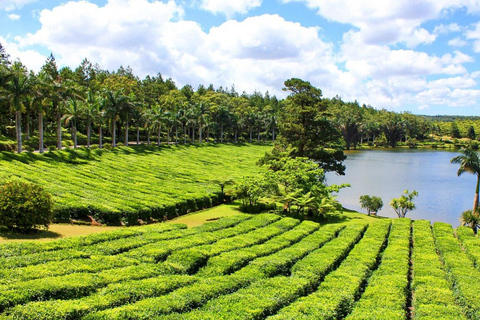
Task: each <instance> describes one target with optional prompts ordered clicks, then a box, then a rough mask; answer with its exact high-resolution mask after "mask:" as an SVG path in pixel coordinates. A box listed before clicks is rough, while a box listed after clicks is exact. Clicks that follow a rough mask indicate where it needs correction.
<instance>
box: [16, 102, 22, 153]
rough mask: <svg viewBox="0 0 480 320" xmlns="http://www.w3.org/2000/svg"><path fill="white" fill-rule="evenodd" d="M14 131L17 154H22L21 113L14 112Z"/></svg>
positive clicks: (18, 111)
mask: <svg viewBox="0 0 480 320" xmlns="http://www.w3.org/2000/svg"><path fill="white" fill-rule="evenodd" d="M15 129H16V134H17V152H18V153H20V152H22V113H21V111H20V110H17V111H15Z"/></svg>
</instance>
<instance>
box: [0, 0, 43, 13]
mask: <svg viewBox="0 0 480 320" xmlns="http://www.w3.org/2000/svg"><path fill="white" fill-rule="evenodd" d="M36 1H37V0H2V1H0V11H2V10H4V11H13V10H17V9H21V8H22V7H23V6H24V5H26V4H29V3H32V2H36Z"/></svg>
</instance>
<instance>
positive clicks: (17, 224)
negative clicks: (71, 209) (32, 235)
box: [0, 181, 53, 232]
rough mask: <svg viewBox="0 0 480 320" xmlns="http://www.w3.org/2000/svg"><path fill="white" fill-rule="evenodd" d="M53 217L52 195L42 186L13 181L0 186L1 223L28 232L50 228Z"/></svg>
mask: <svg viewBox="0 0 480 320" xmlns="http://www.w3.org/2000/svg"><path fill="white" fill-rule="evenodd" d="M52 218H53V200H52V196H51V195H50V194H49V193H48V192H46V191H45V190H44V189H43V188H42V187H41V186H39V185H36V184H33V183H27V182H18V181H12V182H7V183H5V184H4V185H3V186H2V187H0V225H2V226H5V227H7V228H9V229H17V230H19V231H21V232H27V231H30V230H31V229H33V228H37V227H45V228H46V229H48V226H49V225H50V223H51V221H52Z"/></svg>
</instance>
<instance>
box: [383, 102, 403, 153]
mask: <svg viewBox="0 0 480 320" xmlns="http://www.w3.org/2000/svg"><path fill="white" fill-rule="evenodd" d="M381 119H382V120H381V126H382V130H383V133H384V134H385V138H387V141H388V144H389V145H390V147H392V148H395V146H396V145H397V143H398V142H399V141H401V140H402V136H403V134H404V133H405V122H404V120H403V118H402V115H400V114H398V113H394V112H387V111H384V112H383V113H382V115H381Z"/></svg>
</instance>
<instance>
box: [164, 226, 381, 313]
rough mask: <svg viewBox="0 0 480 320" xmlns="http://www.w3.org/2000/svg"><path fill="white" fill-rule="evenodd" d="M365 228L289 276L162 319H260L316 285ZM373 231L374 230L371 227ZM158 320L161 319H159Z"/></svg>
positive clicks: (348, 233)
mask: <svg viewBox="0 0 480 320" xmlns="http://www.w3.org/2000/svg"><path fill="white" fill-rule="evenodd" d="M365 228H366V225H361V224H360V225H351V226H348V227H347V228H345V229H344V230H343V231H342V232H341V233H340V234H339V236H338V237H337V238H335V239H333V240H332V241H330V242H328V243H326V244H325V245H324V246H322V247H321V248H319V249H317V250H315V251H313V252H312V253H310V254H309V255H307V256H306V257H305V258H304V259H302V260H300V261H298V262H297V263H296V264H295V265H294V266H293V268H292V276H291V277H285V276H279V277H273V278H269V279H264V280H260V281H258V282H255V283H254V284H252V285H251V286H248V287H246V288H244V289H241V290H239V291H237V292H235V293H233V294H230V295H224V296H221V297H219V298H217V299H214V300H211V301H209V302H208V303H207V304H206V305H205V306H204V307H202V308H201V309H200V310H196V311H192V312H191V313H188V314H182V315H169V316H165V317H164V318H165V319H261V318H265V317H266V316H268V315H271V314H273V313H274V312H275V311H276V310H278V309H280V308H281V307H283V306H285V305H287V304H289V303H291V302H292V301H294V300H296V299H298V298H299V297H301V296H303V295H305V294H306V293H308V292H309V291H311V290H312V287H314V286H316V285H318V283H319V282H320V281H321V279H322V278H323V276H324V275H326V274H328V272H330V271H331V270H332V269H333V268H334V267H335V266H336V265H337V264H338V263H339V261H341V260H343V259H344V258H345V257H346V256H347V255H348V253H349V251H350V250H351V249H352V248H353V247H354V246H355V244H356V243H357V242H358V240H359V239H360V238H361V236H362V235H363V232H364V231H365ZM372 228H373V229H375V227H374V226H373V227H372ZM160 319H161V318H160Z"/></svg>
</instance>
